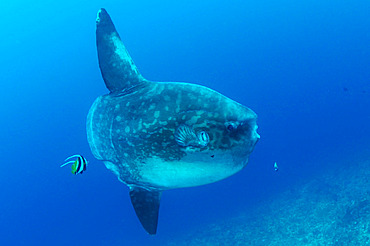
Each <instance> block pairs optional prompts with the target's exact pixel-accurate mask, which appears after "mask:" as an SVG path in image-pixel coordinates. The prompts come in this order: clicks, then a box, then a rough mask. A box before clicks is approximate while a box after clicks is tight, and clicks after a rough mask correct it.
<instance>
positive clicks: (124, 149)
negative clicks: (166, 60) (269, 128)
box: [87, 9, 260, 234]
mask: <svg viewBox="0 0 370 246" xmlns="http://www.w3.org/2000/svg"><path fill="white" fill-rule="evenodd" d="M96 25H97V27H96V44H97V49H98V60H99V67H100V70H101V74H102V77H103V79H104V82H105V85H106V87H107V88H108V90H109V91H110V93H109V94H108V95H104V96H100V97H98V98H97V99H96V100H95V102H94V103H93V105H92V106H91V108H90V111H89V113H88V116H87V138H88V142H89V145H90V148H91V151H92V153H93V155H94V156H95V158H97V159H98V160H101V161H103V162H104V164H105V166H106V167H107V168H108V169H110V170H111V171H112V172H113V173H114V174H116V175H117V177H118V179H119V180H120V181H121V182H122V183H124V184H126V185H127V186H128V187H129V189H130V197H131V202H132V205H133V207H134V209H135V212H136V215H137V217H138V218H139V220H140V222H141V224H142V226H143V227H144V229H145V230H146V231H147V232H148V233H149V234H156V231H157V223H158V211H159V204H160V199H161V194H162V191H164V190H168V189H175V188H182V187H192V186H198V185H204V184H209V183H212V182H216V181H219V180H222V179H225V178H227V177H229V176H231V175H233V174H235V173H237V172H239V171H240V170H242V169H243V168H244V167H245V166H246V165H247V162H248V158H249V155H250V154H251V152H252V151H253V149H254V146H255V144H256V142H257V141H258V139H259V138H260V136H259V135H258V133H257V124H256V120H257V115H256V114H255V113H254V112H253V111H252V110H251V109H249V108H247V107H245V106H243V105H241V104H239V103H237V102H235V101H233V100H231V99H229V98H227V97H225V96H223V95H221V94H220V93H218V92H216V91H213V90H211V89H209V88H207V87H204V86H201V85H195V84H189V83H179V82H153V81H149V80H147V79H145V78H144V77H143V76H142V75H141V74H140V73H139V71H138V69H137V68H136V66H135V64H134V62H133V61H132V59H131V57H130V55H129V54H128V52H127V50H126V48H125V46H124V45H123V43H122V41H121V38H120V36H119V35H118V33H117V31H116V28H115V27H114V25H113V23H112V20H111V18H110V16H109V15H108V13H107V11H106V10H105V9H100V10H99V12H98V15H97V19H96Z"/></svg>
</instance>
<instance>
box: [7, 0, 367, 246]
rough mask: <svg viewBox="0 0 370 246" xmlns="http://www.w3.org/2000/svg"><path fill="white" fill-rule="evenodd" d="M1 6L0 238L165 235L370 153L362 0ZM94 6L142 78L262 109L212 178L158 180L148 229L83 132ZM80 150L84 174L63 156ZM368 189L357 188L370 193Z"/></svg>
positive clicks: (95, 81) (91, 87)
mask: <svg viewBox="0 0 370 246" xmlns="http://www.w3.org/2000/svg"><path fill="white" fill-rule="evenodd" d="M0 7H1V10H2V11H1V16H0V21H1V23H2V27H1V36H0V37H1V39H0V49H1V52H0V54H1V56H0V71H1V72H0V80H1V85H2V89H1V91H0V112H1V115H2V117H1V120H0V136H1V140H2V141H1V142H2V148H1V149H0V153H1V157H2V165H0V199H1V200H0V201H1V202H0V211H1V213H0V242H1V244H2V245H165V244H166V243H169V242H171V241H175V242H176V240H177V239H178V240H179V239H180V238H183V237H184V236H186V235H190V236H189V237H191V233H192V231H193V230H196V229H195V228H203V227H202V226H204V227H207V225H209V224H214V223H219V222H220V221H224V220H227V219H228V218H233V217H237V216H238V215H239V214H240V213H248V211H251V210H252V209H255V208H256V207H258V206H260V205H261V204H266V203H267V202H268V201H271V200H273V197H275V196H277V194H280V193H283V192H284V191H286V190H288V189H291V188H292V187H295V186H297V185H299V184H301V183H302V182H306V181H307V182H310V181H311V180H313V179H314V178H315V177H316V176H317V175H321V174H322V173H325V172H329V171H330V170H344V171H345V170H346V169H347V168H349V167H348V165H355V164H356V163H355V162H356V161H358V160H359V159H361V160H368V159H369V157H370V156H368V154H369V152H368V150H369V146H370V127H369V125H370V109H369V108H370V45H369V44H370V34H369V33H370V32H369V30H370V18H369V12H370V2H369V1H366V0H358V1H357V0H355V1H317V0H315V1H306V0H304V1H299V2H297V1H287V0H282V1H241V0H237V1H232V2H230V1H229V2H227V1H219V0H216V1H208V0H205V1H193V0H190V1H156V2H154V1H147V0H146V1H94V0H93V1H79V2H76V1H68V0H66V1H48V0H47V1H32V2H30V1H20V0H14V1H7V2H4V1H3V2H1V3H0ZM101 7H104V8H106V9H107V11H108V12H109V13H110V15H111V17H112V19H113V21H114V23H115V26H116V27H117V29H118V32H119V33H120V35H121V38H122V40H123V42H124V44H125V45H126V47H127V49H128V51H129V52H130V54H131V56H132V58H133V60H134V61H135V64H136V65H137V67H138V69H139V71H140V72H141V73H142V75H143V76H144V77H146V78H148V79H150V80H154V81H185V82H192V83H197V84H201V85H204V86H207V87H210V88H212V89H214V90H216V91H219V92H221V93H222V94H224V95H226V96H228V97H230V98H232V99H234V100H236V101H238V102H240V103H242V104H244V105H246V106H248V107H250V108H251V109H253V110H254V111H255V112H256V113H257V114H258V117H259V118H258V125H259V130H258V132H259V134H260V135H261V139H260V141H259V142H258V143H257V145H256V148H255V151H254V152H253V153H252V155H251V158H250V161H249V164H248V166H247V167H246V168H245V169H244V170H242V171H241V172H239V173H238V174H236V175H234V176H232V177H230V178H228V179H225V180H223V181H220V182H217V183H214V184H210V185H206V186H201V187H194V188H187V189H179V190H170V191H166V192H165V193H164V194H163V196H162V201H161V208H160V215H159V225H158V234H157V235H156V236H149V235H147V234H146V232H145V231H144V230H143V229H142V227H141V225H140V223H139V222H138V220H137V218H136V215H135V213H134V210H133V208H132V205H131V202H130V200H129V195H128V188H127V187H126V186H125V185H123V184H122V183H120V182H119V181H118V180H117V178H116V177H115V176H114V175H113V174H112V173H111V172H110V171H109V170H107V169H106V168H105V166H104V165H103V163H101V162H99V161H97V160H95V159H94V157H93V156H92V154H91V151H90V148H89V146H88V143H87V140H86V130H85V124H86V115H87V112H88V110H89V108H90V106H91V104H92V103H93V101H94V100H95V98H96V97H98V96H99V95H102V94H106V93H108V90H107V89H106V88H105V85H104V83H103V80H102V78H101V74H100V71H99V67H98V62H97V55H96V46H95V18H96V13H97V11H98V9H99V8H101ZM76 153H80V154H83V155H84V156H85V157H86V158H87V159H88V160H89V161H90V163H89V166H88V170H87V171H86V172H85V173H84V174H83V175H78V176H74V175H72V174H71V173H70V170H69V168H66V169H61V168H60V167H59V166H60V164H62V163H63V160H64V159H65V158H66V157H68V156H70V155H72V154H76ZM344 160H345V161H344ZM350 160H354V161H353V162H351V161H350ZM275 161H276V162H278V163H279V167H280V169H279V171H278V172H275V171H274V169H273V164H274V162H275ZM365 188H366V187H365ZM367 189H369V188H368V187H367ZM368 194H369V195H368V196H367V198H366V197H365V198H363V197H361V199H367V200H368V201H370V197H369V196H370V191H369V193H368ZM292 199H293V200H294V198H292ZM354 204H356V203H355V202H354ZM359 204H362V203H359ZM365 204H367V203H365ZM363 206H364V205H363ZM365 207H366V206H365ZM347 211H351V210H347ZM361 211H365V212H364V213H365V215H362V216H368V214H369V213H370V210H369V211H368V210H361ZM349 214H351V213H349ZM343 217H344V218H347V217H346V216H345V215H344V216H343ZM346 221H351V220H349V219H347V220H346ZM200 230H201V229H200ZM231 231H232V229H231ZM367 233H369V234H370V232H367ZM204 237H206V235H205V236H204ZM369 240H370V239H369ZM220 243H221V244H220V245H227V243H226V242H225V243H224V244H222V242H220ZM240 245H243V244H240ZM245 245H249V244H248V243H247V242H245ZM260 245H264V244H263V243H261V244H260Z"/></svg>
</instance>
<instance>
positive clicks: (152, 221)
mask: <svg viewBox="0 0 370 246" xmlns="http://www.w3.org/2000/svg"><path fill="white" fill-rule="evenodd" d="M161 194H162V192H161V191H152V190H147V189H144V188H140V187H130V197H131V203H132V205H133V206H134V209H135V212H136V215H137V217H138V218H139V220H140V222H141V225H142V226H143V227H144V229H145V230H146V231H147V232H148V233H149V234H151V235H154V234H156V232H157V224H158V212H159V204H160V200H161Z"/></svg>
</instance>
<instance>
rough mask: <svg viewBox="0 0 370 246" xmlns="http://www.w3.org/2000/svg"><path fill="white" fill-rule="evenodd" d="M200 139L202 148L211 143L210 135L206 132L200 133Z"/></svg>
mask: <svg viewBox="0 0 370 246" xmlns="http://www.w3.org/2000/svg"><path fill="white" fill-rule="evenodd" d="M198 138H199V143H200V145H202V146H207V144H208V143H209V136H208V133H207V132H205V131H201V132H199V134H198Z"/></svg>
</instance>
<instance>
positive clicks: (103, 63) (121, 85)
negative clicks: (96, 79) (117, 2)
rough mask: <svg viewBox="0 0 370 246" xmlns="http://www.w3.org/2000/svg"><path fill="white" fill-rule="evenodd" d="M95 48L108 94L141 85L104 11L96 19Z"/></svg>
mask: <svg viewBox="0 0 370 246" xmlns="http://www.w3.org/2000/svg"><path fill="white" fill-rule="evenodd" d="M96 46H97V49H98V59H99V67H100V71H101V73H102V76H103V79H104V82H105V85H106V86H107V88H108V89H109V90H110V92H121V91H123V90H125V89H127V88H132V87H134V86H136V85H138V84H141V83H143V81H144V78H143V77H142V76H141V75H140V73H139V71H138V70H137V68H136V66H135V64H134V62H133V61H132V59H131V57H130V55H129V54H128V52H127V50H126V48H125V46H124V45H123V43H122V41H121V38H120V36H119V35H118V33H117V31H116V28H115V27H114V25H113V22H112V20H111V18H110V16H109V15H108V13H107V11H106V10H105V9H100V10H99V12H98V16H97V18H96Z"/></svg>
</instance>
